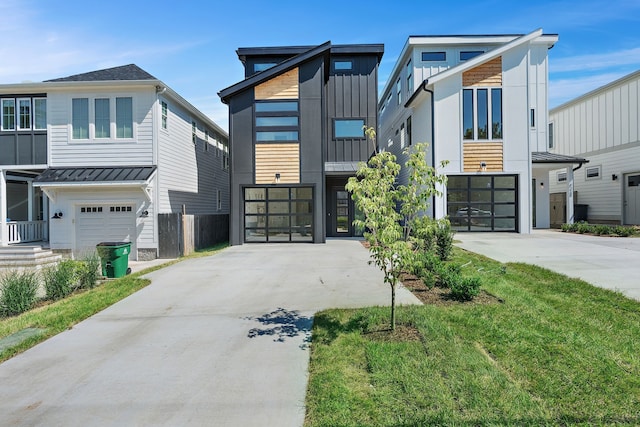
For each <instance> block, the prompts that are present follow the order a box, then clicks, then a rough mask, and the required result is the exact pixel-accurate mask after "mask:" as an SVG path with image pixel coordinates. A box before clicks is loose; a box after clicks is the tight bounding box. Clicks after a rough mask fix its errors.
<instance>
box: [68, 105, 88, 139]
mask: <svg viewBox="0 0 640 427" xmlns="http://www.w3.org/2000/svg"><path fill="white" fill-rule="evenodd" d="M71 129H72V134H71V137H72V138H73V139H89V99H88V98H73V99H72V100H71Z"/></svg>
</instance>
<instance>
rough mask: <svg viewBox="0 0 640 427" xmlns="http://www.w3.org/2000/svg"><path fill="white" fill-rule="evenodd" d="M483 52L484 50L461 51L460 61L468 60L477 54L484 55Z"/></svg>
mask: <svg viewBox="0 0 640 427" xmlns="http://www.w3.org/2000/svg"><path fill="white" fill-rule="evenodd" d="M483 53H484V50H463V51H461V52H460V55H459V56H458V58H459V59H460V61H468V60H470V59H473V58H475V57H476V56H479V55H482V54H483ZM463 56H464V58H463Z"/></svg>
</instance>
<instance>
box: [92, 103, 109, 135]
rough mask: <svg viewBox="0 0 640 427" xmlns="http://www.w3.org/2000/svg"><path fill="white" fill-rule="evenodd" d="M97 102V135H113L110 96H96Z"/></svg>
mask: <svg viewBox="0 0 640 427" xmlns="http://www.w3.org/2000/svg"><path fill="white" fill-rule="evenodd" d="M94 104H95V137H96V138H110V137H111V129H110V128H111V113H110V111H111V110H110V106H109V98H96V99H95V100H94Z"/></svg>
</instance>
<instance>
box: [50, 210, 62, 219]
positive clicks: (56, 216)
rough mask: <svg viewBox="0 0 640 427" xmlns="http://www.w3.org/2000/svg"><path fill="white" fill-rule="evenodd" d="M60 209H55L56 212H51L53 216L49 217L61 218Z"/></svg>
mask: <svg viewBox="0 0 640 427" xmlns="http://www.w3.org/2000/svg"><path fill="white" fill-rule="evenodd" d="M62 216H63V215H62V211H56V213H54V214H53V216H52V217H51V219H61V218H62Z"/></svg>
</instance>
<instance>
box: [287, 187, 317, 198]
mask: <svg viewBox="0 0 640 427" xmlns="http://www.w3.org/2000/svg"><path fill="white" fill-rule="evenodd" d="M291 197H292V198H293V199H312V198H313V190H312V189H311V187H300V188H292V189H291Z"/></svg>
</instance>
